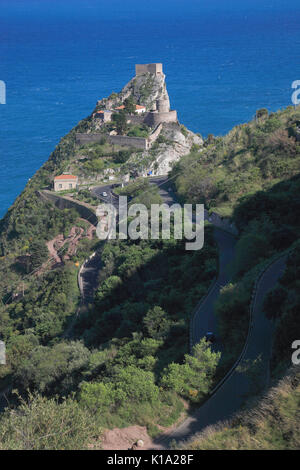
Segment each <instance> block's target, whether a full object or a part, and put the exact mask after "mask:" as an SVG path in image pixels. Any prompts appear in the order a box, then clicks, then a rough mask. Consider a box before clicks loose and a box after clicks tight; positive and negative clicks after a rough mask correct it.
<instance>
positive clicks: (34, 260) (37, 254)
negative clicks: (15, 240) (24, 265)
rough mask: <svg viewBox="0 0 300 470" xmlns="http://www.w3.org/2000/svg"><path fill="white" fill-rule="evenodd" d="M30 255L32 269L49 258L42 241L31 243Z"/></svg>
mask: <svg viewBox="0 0 300 470" xmlns="http://www.w3.org/2000/svg"><path fill="white" fill-rule="evenodd" d="M30 253H31V265H32V267H33V268H37V267H39V266H41V265H42V264H43V263H44V262H45V261H46V259H48V256H49V252H48V248H47V246H46V244H45V243H44V242H43V241H42V240H35V241H33V242H32V243H31V245H30Z"/></svg>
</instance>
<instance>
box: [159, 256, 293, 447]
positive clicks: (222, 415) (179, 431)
mask: <svg viewBox="0 0 300 470" xmlns="http://www.w3.org/2000/svg"><path fill="white" fill-rule="evenodd" d="M285 261H286V258H281V259H279V260H278V261H275V262H274V263H273V264H272V265H271V266H270V267H269V268H268V269H267V270H266V271H265V273H264V274H263V276H262V277H261V279H260V281H259V283H258V286H257V291H256V296H255V299H254V307H253V326H252V330H251V335H250V339H249V343H248V346H247V349H246V352H245V356H244V359H243V361H242V365H246V364H247V361H253V360H255V359H257V358H258V357H259V356H260V357H261V366H260V368H259V376H258V377H259V382H260V383H259V384H254V385H255V386H256V385H259V387H260V389H263V388H264V387H266V386H267V385H268V384H269V360H270V355H271V342H272V332H273V323H272V322H271V321H269V320H267V318H266V317H265V315H264V313H263V311H262V306H263V301H264V298H265V296H266V294H267V293H268V291H269V290H270V289H272V288H273V287H274V286H275V285H276V283H277V281H278V280H279V278H280V277H281V276H282V274H283V273H284V269H285ZM240 370H241V369H239V368H237V369H235V371H234V372H233V373H232V375H231V376H230V377H229V378H228V380H226V382H224V384H223V385H222V386H221V387H220V388H219V389H218V390H217V391H216V393H215V394H214V395H213V396H212V397H211V398H209V399H208V400H207V401H206V402H205V403H204V404H203V405H202V406H201V407H200V408H199V409H198V410H197V411H196V412H195V413H194V414H193V416H190V417H189V418H187V419H186V420H185V421H184V422H183V423H182V424H181V425H180V426H179V427H178V428H176V429H175V430H174V431H173V432H171V433H169V434H168V435H167V436H161V438H160V439H158V440H157V443H160V444H161V443H162V442H163V443H164V446H168V445H169V444H170V442H171V441H172V440H174V439H175V440H176V441H177V442H180V441H185V440H187V439H189V438H191V437H192V436H194V435H195V434H196V433H199V432H201V431H202V430H203V429H204V428H205V427H207V426H210V425H214V424H216V423H217V422H219V421H224V420H228V419H229V418H230V417H232V416H233V415H234V413H236V412H237V411H239V410H240V408H241V406H242V405H243V404H244V402H245V400H246V398H247V395H248V394H249V393H251V390H252V387H253V381H252V380H251V378H250V377H251V376H250V374H249V373H248V374H247V372H241V371H240Z"/></svg>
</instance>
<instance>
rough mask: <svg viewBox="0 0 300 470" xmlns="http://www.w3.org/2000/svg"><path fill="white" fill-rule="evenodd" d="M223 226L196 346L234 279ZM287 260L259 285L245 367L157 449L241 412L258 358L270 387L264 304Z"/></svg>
mask: <svg viewBox="0 0 300 470" xmlns="http://www.w3.org/2000/svg"><path fill="white" fill-rule="evenodd" d="M164 181H165V178H164V177H160V178H157V179H156V180H154V179H153V180H152V183H153V184H157V185H158V187H159V193H160V195H161V197H162V199H163V201H164V202H165V203H167V204H168V205H170V204H173V203H174V202H175V195H174V194H173V193H172V191H171V189H170V188H167V189H166V188H165V187H164V185H163V184H164ZM161 185H163V186H161ZM101 191H104V190H103V189H102V188H99V189H98V188H97V189H96V190H95V191H94V193H95V194H97V193H98V195H99V194H100V193H101ZM105 191H106V192H107V194H108V197H109V195H110V192H111V188H110V187H107V186H106V188H105ZM115 202H116V201H115ZM205 219H206V220H209V221H210V222H211V223H212V224H213V225H214V220H216V219H214V218H212V217H211V216H210V215H209V214H208V212H207V211H206V212H205ZM220 224H221V222H220V219H218V220H217V223H216V226H215V229H214V238H215V241H216V243H217V245H218V249H219V274H218V277H217V279H216V281H215V283H214V285H213V286H212V288H211V289H210V291H209V293H208V295H207V296H206V298H205V299H204V300H203V301H202V302H201V304H200V305H199V308H198V310H196V312H195V313H194V316H193V319H192V331H191V337H192V345H193V344H196V343H197V342H199V340H200V339H201V338H202V337H203V336H205V334H206V332H207V331H213V332H216V331H217V319H216V316H215V314H214V304H215V301H216V300H217V298H218V297H219V295H220V290H221V289H222V287H224V286H225V285H227V284H228V283H229V282H230V279H231V263H232V261H233V259H234V256H235V246H236V238H235V236H234V235H233V234H232V233H229V232H227V231H225V230H226V228H227V227H228V225H227V226H226V227H224V228H225V230H223V229H221V228H220ZM285 260H286V258H285V257H282V258H281V259H279V260H277V261H275V262H274V263H273V264H271V266H269V268H268V269H266V271H265V272H264V274H263V275H262V276H261V278H260V280H259V282H258V285H257V289H256V293H255V298H254V299H253V311H252V325H251V330H250V335H249V337H248V342H247V347H246V349H245V350H244V353H243V360H242V362H241V364H240V366H242V367H236V368H235V369H233V370H232V371H231V373H230V374H229V375H228V377H227V379H226V380H225V381H224V383H222V385H221V386H220V387H219V388H217V389H216V391H215V393H214V394H213V395H212V396H211V397H210V398H209V399H208V400H207V401H206V402H205V403H204V404H203V405H202V406H201V407H200V408H199V409H198V410H197V411H196V412H195V413H194V414H193V415H192V416H190V417H188V418H187V419H186V420H185V421H184V422H183V423H182V424H181V425H179V426H178V427H177V428H176V429H175V430H174V431H172V432H170V433H168V434H167V435H163V436H160V437H159V438H157V441H156V445H155V447H156V448H168V447H169V445H170V443H171V441H173V440H176V441H177V442H180V441H185V440H187V439H189V438H191V437H192V436H194V435H195V434H196V433H199V432H201V431H202V430H204V428H206V427H207V426H211V425H214V424H216V423H218V422H219V421H224V420H228V419H230V418H231V417H232V416H233V415H234V414H235V413H236V412H237V411H239V410H240V408H241V407H242V405H243V404H244V403H245V400H246V399H247V396H249V394H250V393H251V391H252V388H253V383H252V382H253V380H252V379H251V374H249V372H247V365H248V364H249V363H252V362H253V361H254V360H256V359H258V358H260V361H261V362H260V366H259V373H258V375H257V377H258V379H259V382H260V383H259V387H260V389H262V388H264V387H266V386H267V385H268V383H269V359H270V354H271V342H272V332H273V323H272V322H271V321H269V320H267V318H266V317H265V315H264V313H263V311H262V305H263V301H264V298H265V296H266V294H267V293H268V292H269V290H270V289H272V288H273V287H274V286H275V285H276V284H277V282H278V280H279V278H280V277H281V275H282V274H283V272H284V269H285ZM243 365H244V366H245V367H243ZM243 370H244V372H243Z"/></svg>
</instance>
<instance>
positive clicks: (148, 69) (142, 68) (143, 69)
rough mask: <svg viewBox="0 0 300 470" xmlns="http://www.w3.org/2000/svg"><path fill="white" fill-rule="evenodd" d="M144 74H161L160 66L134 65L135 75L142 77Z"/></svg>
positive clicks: (161, 68)
mask: <svg viewBox="0 0 300 470" xmlns="http://www.w3.org/2000/svg"><path fill="white" fill-rule="evenodd" d="M145 73H154V74H157V73H163V65H162V64H136V66H135V74H136V75H144V74H145Z"/></svg>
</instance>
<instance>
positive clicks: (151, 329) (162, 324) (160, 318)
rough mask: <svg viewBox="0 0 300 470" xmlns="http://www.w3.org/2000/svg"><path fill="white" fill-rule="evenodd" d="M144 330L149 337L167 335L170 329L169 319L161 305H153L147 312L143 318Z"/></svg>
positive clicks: (159, 337) (158, 337)
mask: <svg viewBox="0 0 300 470" xmlns="http://www.w3.org/2000/svg"><path fill="white" fill-rule="evenodd" d="M144 325H145V328H146V331H147V333H148V335H149V336H151V338H154V339H161V338H163V337H165V336H167V334H168V332H169V330H170V321H169V320H168V318H167V313H166V312H165V311H164V310H163V309H162V308H161V307H157V306H156V307H154V308H152V309H150V310H149V311H148V312H147V315H146V316H145V318H144Z"/></svg>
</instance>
